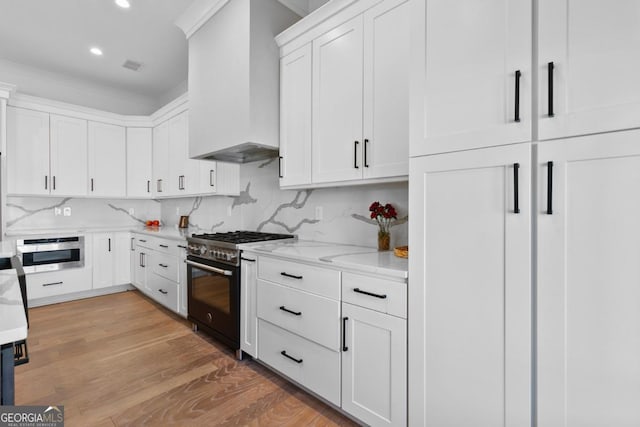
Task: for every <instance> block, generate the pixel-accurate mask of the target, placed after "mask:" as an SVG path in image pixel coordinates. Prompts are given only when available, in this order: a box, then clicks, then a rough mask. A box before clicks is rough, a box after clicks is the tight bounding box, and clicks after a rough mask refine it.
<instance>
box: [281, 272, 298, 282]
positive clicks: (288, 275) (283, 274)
mask: <svg viewBox="0 0 640 427" xmlns="http://www.w3.org/2000/svg"><path fill="white" fill-rule="evenodd" d="M280 275H281V276H284V277H290V278H292V279H298V280H301V279H302V276H294V275H293V274H289V273H285V272H284V271H283V272H282V273H280Z"/></svg>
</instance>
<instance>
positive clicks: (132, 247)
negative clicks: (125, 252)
mask: <svg viewBox="0 0 640 427" xmlns="http://www.w3.org/2000/svg"><path fill="white" fill-rule="evenodd" d="M135 241H136V238H135V237H132V238H131V251H132V252H133V251H135V250H136V248H135V246H134V242H135Z"/></svg>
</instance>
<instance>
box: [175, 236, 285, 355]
mask: <svg viewBox="0 0 640 427" xmlns="http://www.w3.org/2000/svg"><path fill="white" fill-rule="evenodd" d="M294 238H295V236H292V235H288V234H273V233H259V232H254V231H235V232H230V233H215V234H200V235H193V236H192V237H189V238H187V241H188V243H189V245H188V247H187V304H188V319H189V320H190V321H191V322H192V324H193V328H194V330H198V329H200V330H202V331H203V332H206V333H208V334H209V335H211V336H213V337H214V338H216V339H217V340H219V341H220V342H222V343H224V344H226V345H228V346H230V347H231V348H232V349H233V350H235V352H236V357H237V358H238V359H242V351H241V350H240V298H241V297H242V296H241V295H240V279H241V278H240V252H241V251H240V249H239V248H240V246H239V245H242V244H247V243H256V242H264V241H268V240H277V239H294Z"/></svg>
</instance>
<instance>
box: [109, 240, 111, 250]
mask: <svg viewBox="0 0 640 427" xmlns="http://www.w3.org/2000/svg"><path fill="white" fill-rule="evenodd" d="M109 252H111V238H109Z"/></svg>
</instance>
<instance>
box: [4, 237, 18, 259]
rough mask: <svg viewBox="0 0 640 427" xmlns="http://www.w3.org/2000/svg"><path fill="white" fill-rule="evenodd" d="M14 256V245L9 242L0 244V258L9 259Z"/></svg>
mask: <svg viewBox="0 0 640 427" xmlns="http://www.w3.org/2000/svg"><path fill="white" fill-rule="evenodd" d="M15 254H16V245H15V243H14V242H13V241H11V240H3V241H1V242H0V258H11V257H12V256H14V255H15Z"/></svg>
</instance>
